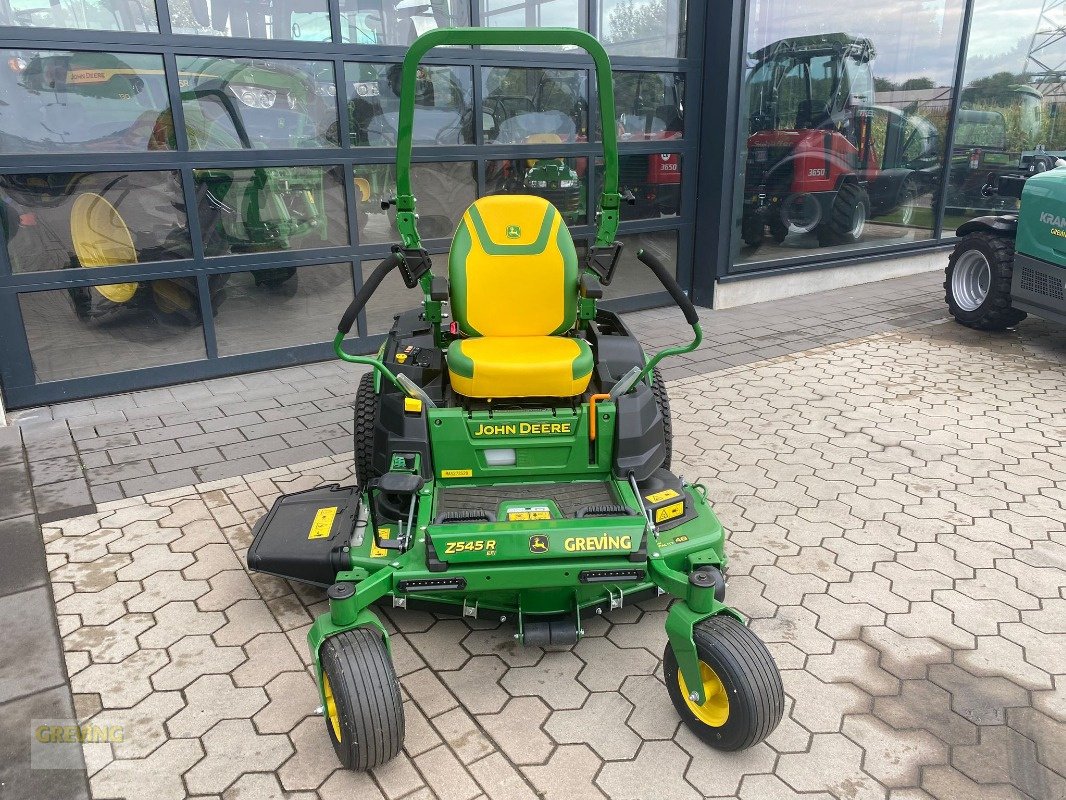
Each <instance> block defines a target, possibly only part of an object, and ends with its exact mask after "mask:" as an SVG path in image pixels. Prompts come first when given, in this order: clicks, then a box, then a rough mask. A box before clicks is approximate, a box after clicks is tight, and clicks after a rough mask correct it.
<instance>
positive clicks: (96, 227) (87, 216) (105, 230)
mask: <svg viewBox="0 0 1066 800" xmlns="http://www.w3.org/2000/svg"><path fill="white" fill-rule="evenodd" d="M70 238H71V241H72V242H73V244H74V252H75V254H77V256H78V261H79V262H80V263H81V265H82V266H83V267H114V266H118V265H120V264H136V263H137V249H136V248H135V247H134V246H133V237H132V236H131V235H130V229H129V228H128V227H127V226H126V222H125V220H123V219H122V215H121V214H119V213H118V210H117V209H116V208H115V207H114V206H113V205H111V203H109V202H108V201H107V200H106V199H105V198H103V197H101V196H100V195H98V194H96V193H94V192H85V193H83V194H80V195H78V197H77V199H76V200H75V201H74V205H73V206H72V207H71V209H70ZM92 288H93V289H95V290H96V291H98V292H99V293H100V294H101V295H103V296H104V297H106V298H107V299H108V300H110V301H111V302H112V303H128V302H129V301H130V300H132V299H133V295H135V294H136V293H137V284H136V283H109V284H105V285H104V286H93V287H92Z"/></svg>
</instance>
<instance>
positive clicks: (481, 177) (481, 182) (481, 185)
mask: <svg viewBox="0 0 1066 800" xmlns="http://www.w3.org/2000/svg"><path fill="white" fill-rule="evenodd" d="M476 165H477V167H476V168H477V185H476V186H475V187H474V193H475V196H476V197H484V196H485V195H486V194H488V193H489V187H488V182H487V179H486V177H485V174H486V172H487V168H486V161H485V159H483V158H479V159H478V160H477V162H476Z"/></svg>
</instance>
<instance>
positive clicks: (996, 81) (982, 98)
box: [962, 71, 1029, 106]
mask: <svg viewBox="0 0 1066 800" xmlns="http://www.w3.org/2000/svg"><path fill="white" fill-rule="evenodd" d="M1028 82H1029V80H1028V78H1027V77H1026V76H1025V75H1024V74H1023V75H1018V74H1015V73H1013V72H1006V71H1004V72H996V73H995V74H993V75H988V76H987V77H984V78H978V79H977V80H974V81H970V85H969V86H967V87H966V88H965V89H963V90H962V101H963V102H964V103H989V104H992V105H997V106H1009V105H1011V104H1012V103H1014V102H1016V101H1017V97H1018V92H1017V90H1016V89H1015V88H1014V87H1016V86H1018V85H1019V84H1026V83H1028Z"/></svg>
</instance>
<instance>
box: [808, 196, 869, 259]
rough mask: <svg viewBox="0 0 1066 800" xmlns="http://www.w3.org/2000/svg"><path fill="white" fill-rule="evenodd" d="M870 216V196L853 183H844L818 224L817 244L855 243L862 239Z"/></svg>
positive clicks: (824, 245)
mask: <svg viewBox="0 0 1066 800" xmlns="http://www.w3.org/2000/svg"><path fill="white" fill-rule="evenodd" d="M869 216H870V198H869V197H868V196H867V194H866V190H865V189H863V188H862V187H861V186H859V185H858V184H855V183H845V184H844V185H843V186H841V187H840V190H839V191H838V192H837V196H836V199H834V200H833V207H832V209H830V211H829V216H828V218H827V219H826V220H825V221H824V222H823V223H822V224H821V225H819V226H818V244H820V245H822V246H823V247H828V246H830V245H837V244H855V242H857V241H859V240H860V239H862V234H863V232H864V231H865V230H866V220H867V218H868V217H869Z"/></svg>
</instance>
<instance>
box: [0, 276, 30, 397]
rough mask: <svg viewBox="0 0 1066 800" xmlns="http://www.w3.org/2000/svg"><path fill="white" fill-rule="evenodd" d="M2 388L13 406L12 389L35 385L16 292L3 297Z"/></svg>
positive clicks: (0, 303)
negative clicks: (11, 399) (11, 400)
mask: <svg viewBox="0 0 1066 800" xmlns="http://www.w3.org/2000/svg"><path fill="white" fill-rule="evenodd" d="M0 342H3V349H2V350H0V355H2V356H3V357H2V358H0V386H2V387H3V389H4V395H5V397H7V398H8V402H9V404H10V396H11V395H10V393H11V389H12V387H15V386H25V385H32V384H33V382H34V375H33V356H32V354H31V353H30V342H29V337H28V336H27V335H26V327H25V323H24V322H23V319H22V306H21V305H19V298H18V295H17V294H15V293H11V294H5V295H3V296H0Z"/></svg>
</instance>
